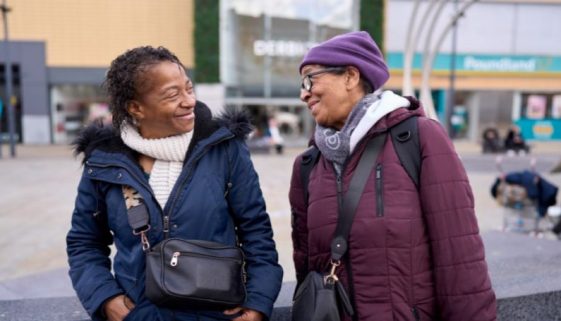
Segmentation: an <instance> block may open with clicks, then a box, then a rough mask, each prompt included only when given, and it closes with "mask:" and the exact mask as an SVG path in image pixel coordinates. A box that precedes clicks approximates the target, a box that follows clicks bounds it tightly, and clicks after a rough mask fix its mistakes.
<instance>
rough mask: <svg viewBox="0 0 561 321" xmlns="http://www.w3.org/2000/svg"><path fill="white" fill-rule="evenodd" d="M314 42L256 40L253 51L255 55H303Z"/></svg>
mask: <svg viewBox="0 0 561 321" xmlns="http://www.w3.org/2000/svg"><path fill="white" fill-rule="evenodd" d="M314 45H315V44H314V43H313V42H309V41H308V42H304V41H294V40H256V41H254V42H253V53H254V54H255V55H256V56H271V57H303V56H304V54H306V52H308V50H309V49H310V48H311V47H313V46H314Z"/></svg>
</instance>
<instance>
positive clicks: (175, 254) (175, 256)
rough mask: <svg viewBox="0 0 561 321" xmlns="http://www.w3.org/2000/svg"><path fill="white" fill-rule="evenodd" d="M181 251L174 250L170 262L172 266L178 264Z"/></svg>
mask: <svg viewBox="0 0 561 321" xmlns="http://www.w3.org/2000/svg"><path fill="white" fill-rule="evenodd" d="M180 254H181V253H179V252H174V253H173V256H172V257H171V262H170V263H169V264H170V265H171V266H177V258H178V257H179V255H180Z"/></svg>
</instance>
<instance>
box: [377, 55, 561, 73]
mask: <svg viewBox="0 0 561 321" xmlns="http://www.w3.org/2000/svg"><path fill="white" fill-rule="evenodd" d="M451 59H452V57H451V55H450V54H445V53H443V54H438V55H437V56H436V57H435V59H434V63H433V70H434V71H448V70H449V69H450V62H451ZM386 61H387V64H388V67H389V68H390V69H397V70H401V69H403V53H401V52H389V53H387V54H386ZM421 66H422V55H421V54H419V53H417V54H415V57H414V58H413V69H417V70H420V69H421ZM456 70H457V71H459V72H487V73H561V57H559V56H555V57H554V56H531V55H522V56H503V55H470V54H457V55H456Z"/></svg>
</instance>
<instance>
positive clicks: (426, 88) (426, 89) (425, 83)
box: [421, 0, 479, 119]
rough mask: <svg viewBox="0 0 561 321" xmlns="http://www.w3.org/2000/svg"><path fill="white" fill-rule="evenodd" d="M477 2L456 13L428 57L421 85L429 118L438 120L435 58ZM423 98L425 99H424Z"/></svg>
mask: <svg viewBox="0 0 561 321" xmlns="http://www.w3.org/2000/svg"><path fill="white" fill-rule="evenodd" d="M477 1H479V0H469V1H468V2H466V3H465V4H464V5H463V6H462V7H461V8H460V9H459V10H458V12H456V14H455V15H454V16H453V17H452V19H450V22H449V23H448V24H447V25H446V27H444V30H443V31H442V33H441V34H440V38H439V39H438V40H437V41H436V44H435V45H434V47H433V50H432V51H430V52H429V55H428V56H427V57H426V63H425V64H423V75H422V83H421V102H422V103H423V106H424V108H425V111H427V116H428V117H430V118H433V119H437V117H436V111H435V109H434V103H433V101H432V97H430V73H431V71H432V64H433V62H434V58H435V57H436V55H437V54H438V51H439V50H440V46H441V45H442V42H443V41H444V38H445V37H446V35H447V34H448V32H449V31H450V30H451V29H452V25H453V24H454V23H455V22H456V21H457V20H458V19H460V18H461V17H462V16H463V15H464V12H465V11H466V10H467V9H468V8H469V7H470V6H472V5H473V4H474V3H476V2H477ZM423 97H424V98H425V99H423Z"/></svg>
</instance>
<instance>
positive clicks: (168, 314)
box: [67, 47, 282, 321]
mask: <svg viewBox="0 0 561 321" xmlns="http://www.w3.org/2000/svg"><path fill="white" fill-rule="evenodd" d="M106 86H107V89H108V93H109V97H110V102H111V106H112V116H113V124H114V126H113V128H109V127H103V126H101V125H92V126H90V127H89V128H87V129H86V130H85V131H84V132H83V133H82V135H81V136H80V137H79V138H78V139H77V141H76V142H75V144H76V152H77V153H83V154H84V172H83V176H82V179H81V181H80V184H79V186H78V196H77V198H76V205H75V209H74V213H73V216H72V228H71V230H70V231H69V233H68V236H67V252H68V261H69V264H70V277H71V279H72V283H73V285H74V288H75V290H76V293H77V295H78V298H79V299H80V301H81V302H82V304H83V306H84V308H85V309H86V311H87V312H88V313H89V314H90V315H91V316H92V319H94V320H104V319H108V320H110V321H113V320H124V319H126V320H162V321H163V320H230V319H233V320H239V321H242V320H265V319H268V318H269V316H270V315H271V312H272V308H273V303H274V301H275V299H276V297H277V295H278V292H279V290H280V286H281V282H282V281H281V280H282V269H281V268H280V266H279V265H278V263H277V252H276V249H275V244H274V241H273V239H272V236H273V233H272V229H271V224H270V220H269V216H268V214H267V213H266V210H265V203H264V200H263V197H262V194H261V190H260V187H259V181H258V177H257V174H256V172H255V171H254V169H253V165H252V163H251V160H250V157H249V152H248V149H247V147H246V145H245V143H244V138H245V137H246V136H247V134H248V133H249V131H250V129H251V126H250V125H249V123H248V121H247V119H245V118H244V117H243V116H242V115H241V114H236V113H230V114H227V115H225V116H224V117H222V118H221V119H214V118H212V115H211V112H210V110H209V109H208V107H207V106H205V105H204V104H203V103H201V102H198V101H196V100H195V96H194V92H193V84H192V82H191V80H190V79H189V78H188V77H187V76H186V74H185V70H184V67H183V65H182V64H181V63H180V61H179V60H178V59H177V57H176V56H175V55H173V54H172V53H171V52H169V51H168V50H167V49H165V48H161V47H160V48H152V47H140V48H136V49H132V50H129V51H127V52H126V53H124V54H122V55H121V56H119V57H118V58H117V59H115V60H114V61H113V63H112V64H111V67H110V69H109V72H108V74H107V80H106ZM230 183H231V184H230ZM124 185H126V186H130V187H132V188H133V189H134V190H136V191H138V193H139V194H140V196H141V197H142V198H143V199H144V202H145V204H146V206H147V208H148V212H149V217H150V225H151V229H150V230H149V231H148V240H149V242H150V244H152V245H155V244H157V243H158V242H160V241H162V239H163V238H164V234H166V235H167V237H170V238H172V237H177V238H183V239H199V240H208V241H213V242H219V243H223V244H229V245H234V244H236V234H237V235H238V237H239V241H240V243H241V244H242V245H243V251H244V254H245V257H246V272H247V283H246V287H247V296H246V301H245V303H244V304H243V305H242V306H240V307H238V308H235V309H232V310H228V311H225V312H224V313H223V311H202V310H197V308H196V307H185V308H184V309H166V308H162V307H158V306H156V305H154V304H152V303H151V302H150V301H149V300H148V299H147V298H146V297H145V296H144V286H145V272H144V271H145V253H144V252H143V249H142V245H141V240H140V237H139V236H138V235H133V233H132V230H131V227H130V226H129V223H128V218H127V209H126V205H125V199H124V194H123V189H122V186H124ZM235 226H237V233H236V231H235ZM112 243H114V244H115V247H116V254H115V257H114V259H113V262H111V260H110V258H109V254H110V249H109V246H110V245H111V244H112ZM111 263H113V265H112V264H111ZM112 268H113V271H114V273H112V272H111V269H112Z"/></svg>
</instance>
